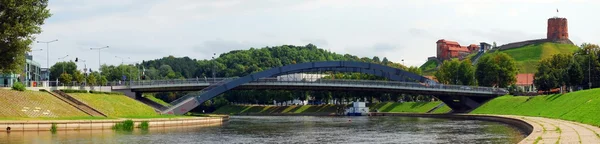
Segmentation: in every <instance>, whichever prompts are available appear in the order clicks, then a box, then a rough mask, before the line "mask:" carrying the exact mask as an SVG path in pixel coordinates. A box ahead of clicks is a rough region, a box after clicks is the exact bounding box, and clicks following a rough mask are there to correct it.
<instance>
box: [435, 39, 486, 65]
mask: <svg viewBox="0 0 600 144" xmlns="http://www.w3.org/2000/svg"><path fill="white" fill-rule="evenodd" d="M435 43H436V44H437V58H438V59H439V60H442V61H443V60H449V59H452V58H459V59H460V58H463V57H465V56H467V55H469V54H471V53H474V52H477V51H479V46H478V45H476V44H471V45H469V46H460V44H458V42H455V41H449V40H445V39H440V40H438V41H437V42H435Z"/></svg>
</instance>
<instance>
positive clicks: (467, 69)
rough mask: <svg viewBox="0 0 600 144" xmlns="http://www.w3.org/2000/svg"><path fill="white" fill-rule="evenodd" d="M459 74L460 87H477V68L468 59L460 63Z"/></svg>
mask: <svg viewBox="0 0 600 144" xmlns="http://www.w3.org/2000/svg"><path fill="white" fill-rule="evenodd" d="M415 68H416V67H415ZM457 74H458V82H459V83H458V84H459V85H475V83H476V81H475V67H473V64H471V61H470V60H468V59H466V60H464V61H462V62H461V63H460V65H459V66H458V70H457Z"/></svg>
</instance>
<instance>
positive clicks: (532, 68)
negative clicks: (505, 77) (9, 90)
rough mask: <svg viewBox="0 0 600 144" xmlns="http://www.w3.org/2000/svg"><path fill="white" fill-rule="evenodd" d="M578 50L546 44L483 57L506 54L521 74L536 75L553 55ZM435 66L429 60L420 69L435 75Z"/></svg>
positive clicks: (567, 45)
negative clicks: (515, 63) (538, 66)
mask: <svg viewBox="0 0 600 144" xmlns="http://www.w3.org/2000/svg"><path fill="white" fill-rule="evenodd" d="M578 49H579V47H578V46H576V45H571V44H560V43H552V42H544V43H538V44H530V45H525V46H522V47H517V48H511V49H506V50H498V51H491V52H488V53H485V54H483V56H485V55H488V54H490V53H494V52H504V53H506V54H508V55H509V56H511V57H512V58H514V59H515V61H516V62H517V68H518V69H519V73H535V72H536V71H537V65H538V64H539V61H541V60H542V59H545V58H550V57H552V55H555V54H559V53H573V52H575V51H577V50H578ZM475 55H476V54H470V55H468V56H467V57H466V58H468V59H470V58H471V57H473V56H475ZM434 66H437V62H435V61H434V60H429V61H427V62H425V64H423V65H422V66H421V67H420V68H421V70H423V74H425V75H433V74H434V73H435V72H436V70H435V67H434Z"/></svg>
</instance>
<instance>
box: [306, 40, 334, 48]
mask: <svg viewBox="0 0 600 144" xmlns="http://www.w3.org/2000/svg"><path fill="white" fill-rule="evenodd" d="M302 42H304V43H306V44H308V43H312V44H313V45H316V46H317V47H326V46H328V45H329V42H327V40H324V39H304V40H302Z"/></svg>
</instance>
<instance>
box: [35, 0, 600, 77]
mask: <svg viewBox="0 0 600 144" xmlns="http://www.w3.org/2000/svg"><path fill="white" fill-rule="evenodd" d="M598 7H600V1H598V0H51V1H50V2H49V6H48V8H49V9H50V12H51V13H52V14H53V15H52V17H50V18H48V19H47V20H46V22H45V24H44V25H42V30H43V32H42V33H40V34H38V35H36V37H37V38H36V40H37V41H50V40H55V39H58V41H57V42H53V43H50V44H49V45H48V46H49V49H47V48H46V47H47V45H46V44H43V43H34V44H32V46H31V47H32V50H34V51H32V52H31V53H32V54H33V56H34V60H35V61H37V62H39V63H40V64H41V65H42V67H46V62H47V59H49V62H50V65H53V64H54V63H55V62H57V61H62V60H74V59H75V58H79V59H80V60H85V63H83V62H80V63H78V66H79V68H83V67H84V64H85V66H86V67H87V68H92V69H93V70H97V68H98V67H99V61H100V63H102V64H109V65H118V64H121V63H122V62H123V63H125V64H131V63H136V62H141V61H142V60H153V59H159V58H162V57H165V56H169V55H172V56H176V57H183V56H188V57H190V58H193V59H210V58H211V57H212V56H213V54H216V55H217V56H218V55H219V54H221V53H226V52H228V51H231V50H245V49H250V48H251V47H254V48H261V47H265V46H278V45H284V44H286V45H306V44H308V43H312V44H315V45H316V46H317V47H319V48H323V49H326V50H330V51H332V52H335V53H338V54H352V55H357V56H359V57H369V58H372V57H373V56H379V57H380V58H383V57H387V58H388V59H389V60H390V61H393V62H397V63H402V60H404V63H405V64H406V65H411V66H420V65H421V64H423V63H424V62H425V61H426V60H427V57H430V56H435V54H436V48H435V45H436V44H435V42H436V41H437V40H438V39H447V40H454V41H457V42H459V43H460V44H461V45H469V44H478V43H479V42H488V43H492V42H496V43H497V44H498V45H502V44H506V43H510V42H517V41H523V40H529V39H539V38H545V37H546V23H547V19H548V18H551V17H555V16H559V17H565V18H567V19H568V22H569V36H570V39H571V40H572V41H573V42H574V43H576V44H578V45H579V44H581V43H583V42H587V43H596V44H598V43H600V35H599V34H600V28H599V27H598V24H599V23H600V19H598V16H597V14H598V13H600V9H598ZM557 9H558V11H559V13H557V12H556V11H557ZM103 46H109V48H108V49H103V50H101V51H100V59H99V53H98V50H90V48H97V47H103ZM39 49H43V50H41V51H36V50H39ZM48 50H49V51H48ZM46 55H49V57H47V56H46ZM66 55H69V56H68V57H66V58H64V59H62V60H59V59H58V58H60V57H64V56H66Z"/></svg>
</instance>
